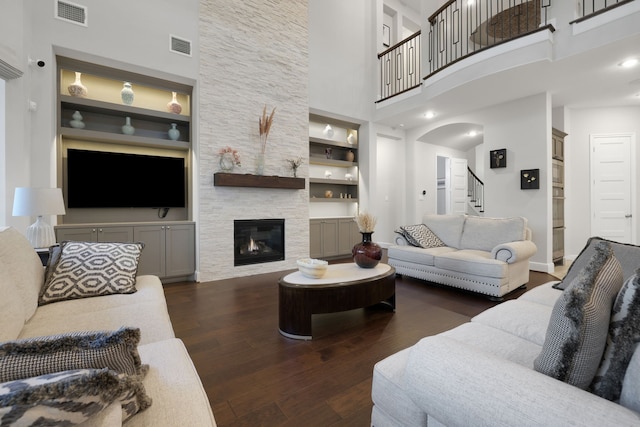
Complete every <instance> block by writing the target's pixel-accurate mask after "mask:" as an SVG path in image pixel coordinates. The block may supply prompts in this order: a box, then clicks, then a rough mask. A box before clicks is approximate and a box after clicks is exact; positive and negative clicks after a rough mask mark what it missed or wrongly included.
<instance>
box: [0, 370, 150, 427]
mask: <svg viewBox="0 0 640 427" xmlns="http://www.w3.org/2000/svg"><path fill="white" fill-rule="evenodd" d="M114 401H120V403H121V407H122V410H123V411H122V421H125V420H127V419H129V418H130V417H131V416H133V415H135V414H136V413H138V412H139V411H142V410H144V409H146V408H148V407H149V406H150V405H151V399H150V398H149V397H148V396H147V395H146V393H145V389H144V386H143V385H142V381H141V380H140V379H139V378H137V377H136V376H130V375H126V374H118V373H117V372H114V371H110V370H108V369H106V368H105V369H79V370H72V371H64V372H56V373H52V374H47V375H42V376H38V377H33V378H26V379H21V380H15V381H10V382H5V383H2V384H0V417H1V418H2V425H3V426H4V425H16V426H22V425H42V426H44V425H47V426H48V425H73V424H79V423H82V422H83V421H86V420H88V419H89V418H91V417H92V416H93V415H96V414H98V413H99V412H100V411H102V410H104V409H105V408H107V407H109V405H110V404H111V402H114Z"/></svg>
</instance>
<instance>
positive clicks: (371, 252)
mask: <svg viewBox="0 0 640 427" xmlns="http://www.w3.org/2000/svg"><path fill="white" fill-rule="evenodd" d="M356 222H357V223H358V229H359V230H360V234H362V242H360V243H357V244H356V245H355V246H354V247H353V249H352V250H351V255H353V262H355V263H356V265H357V266H358V267H361V268H373V267H375V266H376V265H378V263H379V262H380V260H381V259H382V248H381V247H380V245H378V244H377V243H374V242H373V240H372V239H371V235H372V234H373V229H374V228H375V226H376V222H377V220H376V218H375V217H374V216H372V215H371V214H369V213H366V212H363V213H360V214H359V215H358V216H357V217H356Z"/></svg>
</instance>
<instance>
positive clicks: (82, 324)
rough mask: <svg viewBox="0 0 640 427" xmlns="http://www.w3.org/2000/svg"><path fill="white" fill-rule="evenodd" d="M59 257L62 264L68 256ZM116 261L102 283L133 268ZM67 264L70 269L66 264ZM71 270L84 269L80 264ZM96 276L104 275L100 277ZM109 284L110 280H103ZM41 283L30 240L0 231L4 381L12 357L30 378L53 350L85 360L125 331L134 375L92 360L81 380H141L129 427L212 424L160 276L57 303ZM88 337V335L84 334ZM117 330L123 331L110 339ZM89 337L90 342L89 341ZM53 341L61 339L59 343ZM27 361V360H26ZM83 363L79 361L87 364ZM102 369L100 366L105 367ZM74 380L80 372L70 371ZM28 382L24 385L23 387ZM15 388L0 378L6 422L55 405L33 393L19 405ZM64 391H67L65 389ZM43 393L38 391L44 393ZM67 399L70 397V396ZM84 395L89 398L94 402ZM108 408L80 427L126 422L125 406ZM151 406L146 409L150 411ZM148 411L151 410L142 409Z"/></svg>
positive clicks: (1, 408)
mask: <svg viewBox="0 0 640 427" xmlns="http://www.w3.org/2000/svg"><path fill="white" fill-rule="evenodd" d="M89 250H90V248H89V249H87V248H85V249H84V250H83V251H82V254H78V257H81V256H85V255H86V254H87V253H88V252H89ZM117 250H120V249H119V248H118V249H117ZM57 256H58V257H61V256H62V255H61V254H60V253H58V254H57ZM61 259H62V260H63V261H64V260H65V259H66V258H61ZM115 259H116V264H121V265H115V266H111V267H105V268H104V276H105V277H107V276H108V275H110V274H112V273H113V271H112V270H115V269H117V268H120V267H123V268H130V267H131V265H129V264H128V263H127V262H124V261H122V260H124V259H125V257H120V256H116V257H115ZM61 262H62V261H61ZM87 262H91V263H92V264H94V267H95V265H97V264H100V263H102V262H104V260H103V259H102V258H100V257H99V256H95V257H93V258H91V260H90V261H87ZM66 265H70V263H68V264H66ZM75 268H79V269H82V268H83V266H82V265H80V267H78V266H76V267H75ZM51 273H52V272H51V271H48V272H47V274H51ZM99 273H100V272H99ZM64 274H67V272H65V273H64ZM64 274H62V275H59V276H60V278H63V276H64ZM69 274H71V273H69ZM98 275H100V276H102V274H101V273H100V274H98ZM54 279H55V277H54ZM96 280H97V278H96ZM109 280H110V279H109V278H108V279H107V282H109ZM44 281H45V269H44V267H43V265H42V262H41V260H40V258H39V257H38V255H37V254H36V252H35V251H34V249H33V248H32V247H31V246H30V245H29V243H28V241H27V239H26V238H25V237H24V236H22V234H20V233H19V232H18V231H16V230H15V229H13V228H7V227H4V228H0V295H2V298H1V299H0V374H1V375H3V377H4V378H5V379H6V378H7V375H9V374H11V369H10V367H11V365H12V364H13V365H15V363H14V362H15V360H16V359H20V358H22V359H20V360H22V365H23V366H21V369H22V370H24V369H25V366H24V365H26V368H27V369H26V371H25V372H30V371H31V368H34V369H36V368H38V369H40V368H41V367H42V366H43V364H44V363H45V362H43V360H45V359H43V358H45V357H46V358H47V359H46V360H47V362H46V363H54V362H52V360H53V359H55V358H56V357H57V356H56V354H55V352H56V351H58V352H60V351H62V350H61V349H63V350H64V349H65V348H66V349H67V350H68V351H67V353H66V354H67V357H69V358H72V357H73V355H74V354H78V352H85V353H82V354H83V355H88V354H90V353H91V352H95V351H100V349H96V346H99V345H103V344H105V343H106V345H110V343H112V342H114V340H116V339H117V337H116V335H122V330H123V328H125V329H126V330H127V331H128V332H126V333H127V335H128V338H127V339H126V340H125V341H123V344H122V345H123V349H124V350H123V351H124V356H123V357H128V358H129V361H130V362H131V363H133V365H134V367H133V369H134V370H135V372H134V374H135V375H130V376H127V375H125V374H124V373H122V372H117V373H115V374H114V373H113V372H114V370H117V368H118V367H119V366H120V365H118V364H117V363H115V362H114V363H112V362H111V359H113V355H112V354H107V356H106V361H99V362H96V363H97V366H93V367H92V368H95V369H87V366H85V365H82V366H78V369H84V371H82V372H81V374H82V375H85V374H87V372H89V373H90V375H91V378H93V379H95V378H96V376H95V375H99V376H101V377H100V378H107V377H109V375H111V376H110V377H109V381H111V382H114V381H115V382H118V381H119V382H120V383H121V384H120V383H119V384H120V385H118V387H120V386H121V385H122V384H125V383H126V384H134V383H136V378H137V379H139V380H140V382H141V385H140V382H137V383H136V384H137V389H136V393H137V395H136V398H137V399H138V402H140V401H144V402H143V403H144V405H143V406H142V407H141V408H139V409H141V410H140V411H139V412H138V413H136V414H135V415H133V416H131V417H130V418H128V420H127V421H126V425H127V426H130V427H134V426H180V425H181V426H187V425H190V426H196V425H197V426H215V425H216V422H215V419H214V416H213V413H212V411H211V407H210V405H209V400H208V398H207V394H206V392H205V390H204V388H203V386H202V383H201V381H200V378H199V376H198V373H197V372H196V369H195V367H194V365H193V363H192V361H191V359H190V357H189V354H188V353H187V350H186V348H185V346H184V344H183V342H182V341H181V340H180V339H177V338H176V337H175V334H174V331H173V328H172V325H171V320H170V318H169V314H168V311H167V305H166V301H165V297H164V292H163V288H162V283H161V282H160V280H159V279H158V277H155V276H138V277H136V278H135V282H134V286H133V288H131V289H129V290H125V291H124V292H132V293H118V292H110V291H109V290H106V291H104V290H103V291H102V292H101V293H102V294H103V295H101V296H90V297H86V296H85V297H82V298H80V297H79V295H75V296H74V295H71V294H68V295H69V296H70V297H69V298H66V299H60V300H56V301H54V300H55V299H56V298H59V295H60V294H59V293H58V297H56V298H51V295H54V294H55V292H58V291H59V290H60V289H53V290H52V292H53V293H52V294H50V295H49V299H48V300H47V299H46V298H43V295H44V294H43V283H44ZM117 281H118V279H117V278H115V276H114V278H113V280H112V282H111V283H115V282H117ZM50 283H54V282H53V281H52V282H50ZM112 291H113V290H112ZM105 293H106V294H105ZM43 300H44V301H43ZM90 331H91V333H89V332H90ZM93 331H99V333H97V335H95V336H99V337H103V338H102V341H101V342H102V344H100V343H99V342H98V341H99V340H98V339H95V336H94V335H92V334H93ZM114 331H121V332H119V333H117V334H114ZM86 334H88V336H89V338H90V339H91V340H92V341H90V339H89V338H87V336H86ZM58 335H62V337H60V336H58ZM49 336H56V337H55V338H53V344H52V343H51V342H48V341H47V340H46V339H43V338H39V337H49ZM78 336H80V338H78ZM104 337H106V338H104ZM28 340H31V341H28ZM70 342H73V347H72V348H69V345H70V344H69V343H70ZM114 345H115V344H114ZM34 346H36V347H34ZM37 346H40V347H37ZM79 347H82V348H79ZM33 348H36V349H38V348H40V349H44V350H41V351H36V354H33V353H32V354H29V355H25V353H24V352H28V351H33ZM16 349H19V350H16ZM25 349H26V350H25ZM30 349H31V350H30ZM111 350H113V351H116V350H117V349H115V350H114V349H110V350H109V351H111ZM121 350H122V349H121ZM118 351H120V350H118ZM119 355H121V353H119ZM25 357H31V358H32V359H25ZM88 357H89V356H86V357H84V356H82V357H80V358H79V359H78V360H80V361H84V359H88ZM119 357H120V356H119ZM24 360H32V362H30V363H31V365H32V366H29V363H25V362H24ZM70 360H71V359H70ZM73 360H76V359H73ZM125 362H126V361H125ZM56 363H57V362H56ZM65 363H66V364H67V365H69V364H70V363H71V366H67V369H73V368H74V366H73V363H77V362H73V363H72V362H69V361H66V362H65ZM102 363H104V364H105V366H104V367H103V366H102ZM112 365H116V366H115V367H114V366H112ZM14 368H15V366H14ZM38 369H36V370H35V371H33V372H34V377H35V374H37V373H38ZM55 369H57V368H55ZM55 369H54V370H55ZM96 369H98V371H100V369H102V371H101V372H97V373H96V372H95V371H96ZM105 370H107V371H108V372H105ZM94 374H95V375H94ZM25 375H29V374H24V373H23V374H22V375H18V377H20V376H25ZM51 375H52V374H50V375H49V376H51ZM73 375H79V374H78V373H77V372H75V371H74V372H73ZM87 375H88V374H87ZM136 375H137V377H136ZM14 377H16V375H14ZM0 378H1V377H0ZM38 378H41V377H38ZM29 381H31V380H29V379H25V380H24V381H23V383H21V384H19V385H20V387H27V388H28V387H35V386H32V385H31V383H30V382H29ZM38 381H41V380H38ZM101 381H102V380H101ZM32 382H34V381H32ZM86 382H87V380H86V379H85V380H83V384H86ZM25 384H27V385H26V386H25ZM101 384H102V383H101ZM12 387H16V388H15V389H14V388H12ZM17 387H18V386H17V385H16V383H12V382H6V381H2V380H0V403H2V404H0V417H9V413H10V412H11V413H14V414H15V413H18V415H16V416H18V417H20V416H24V414H26V415H29V411H32V412H34V411H37V410H41V411H47V410H51V407H52V406H53V403H51V402H45V403H46V404H44V403H43V404H42V405H39V403H40V402H38V401H34V400H33V399H35V397H34V395H33V394H27V395H26V397H24V399H23V400H22V401H19V402H18V404H17V403H16V402H17V401H16V399H15V398H14V397H12V395H11V394H12V392H14V391H15V390H17ZM65 387H68V385H65ZM114 387H115V386H114ZM69 390H72V389H71V388H69ZM117 390H118V393H119V392H120V391H122V390H121V389H120V388H118V389H117ZM40 392H42V390H41V389H40ZM69 393H70V394H71V391H70V392H69ZM14 394H15V393H14ZM105 395H106V394H104V393H103V394H101V395H100V396H101V399H102V400H104V396H105ZM81 397H82V398H92V396H88V397H87V396H84V397H83V396H81ZM93 397H95V396H93ZM62 398H64V396H62ZM12 399H13V400H12ZM28 399H30V400H28ZM27 400H28V402H27ZM49 400H51V398H49ZM8 402H9V403H8ZM11 402H13V403H11ZM54 403H56V402H54ZM100 403H101V402H92V403H91V405H93V407H95V406H96V405H98V404H100ZM107 403H108V405H105V406H106V407H105V408H103V409H102V410H99V411H98V412H97V413H95V414H94V415H92V416H91V417H90V418H88V419H87V420H85V421H83V424H82V425H90V426H114V425H121V424H122V422H123V418H125V412H126V411H125V410H126V409H128V408H126V407H125V405H124V403H122V402H121V401H119V400H117V399H116V400H115V401H113V402H107ZM149 403H150V406H148V404H149ZM56 404H57V403H56ZM47 405H48V406H47ZM88 406H89V405H87V408H88ZM145 406H148V407H146V409H145V408H144V407H145ZM25 408H26V409H25ZM27 409H28V410H27ZM87 410H88V409H87ZM48 414H49V415H47V417H49V416H51V415H50V412H49V413H48ZM76 415H77V416H78V417H79V419H82V417H81V416H80V415H81V414H71V415H69V416H71V417H74V416H76ZM1 419H2V420H3V424H2V425H4V418H1ZM43 425H44V424H43ZM47 425H49V424H47Z"/></svg>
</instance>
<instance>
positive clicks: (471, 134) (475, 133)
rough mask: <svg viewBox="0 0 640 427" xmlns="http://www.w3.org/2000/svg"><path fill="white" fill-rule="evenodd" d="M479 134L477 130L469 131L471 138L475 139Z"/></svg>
mask: <svg viewBox="0 0 640 427" xmlns="http://www.w3.org/2000/svg"><path fill="white" fill-rule="evenodd" d="M477 134H478V132H476V131H475V130H472V131H469V136H470V137H474V136H476V135H477Z"/></svg>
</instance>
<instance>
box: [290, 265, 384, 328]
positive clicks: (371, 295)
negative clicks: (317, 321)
mask: <svg viewBox="0 0 640 427" xmlns="http://www.w3.org/2000/svg"><path fill="white" fill-rule="evenodd" d="M352 268H355V269H359V270H351V269H352ZM366 270H368V269H365V271H363V269H360V267H358V266H356V265H355V264H332V265H330V266H329V268H328V270H327V274H326V275H325V278H323V279H324V280H323V279H318V280H317V283H314V281H313V280H309V279H305V278H302V277H303V276H302V275H301V274H300V273H299V272H296V273H291V274H288V275H287V276H284V277H283V278H281V279H280V281H279V286H278V292H279V303H280V307H279V312H280V333H281V334H282V335H284V336H285V337H288V338H294V339H302V340H310V339H311V338H312V334H311V316H312V315H313V314H320V313H336V312H339V311H346V310H353V309H355V308H364V307H369V306H371V305H374V304H378V303H381V302H382V303H384V304H386V305H388V306H389V307H391V309H392V310H393V311H395V306H396V296H395V292H396V282H395V269H394V268H393V267H390V266H388V265H386V264H378V266H376V268H375V269H370V270H368V271H366ZM354 273H355V274H354ZM363 274H364V275H370V277H366V278H360V277H358V276H362V275H363ZM327 276H329V278H328V279H326V277H327ZM332 276H335V277H336V279H335V280H333V279H332V278H331V277H332ZM341 276H342V277H344V278H345V279H344V280H340V278H339V277H341ZM323 282H324V283H323ZM326 282H333V283H326Z"/></svg>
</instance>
